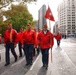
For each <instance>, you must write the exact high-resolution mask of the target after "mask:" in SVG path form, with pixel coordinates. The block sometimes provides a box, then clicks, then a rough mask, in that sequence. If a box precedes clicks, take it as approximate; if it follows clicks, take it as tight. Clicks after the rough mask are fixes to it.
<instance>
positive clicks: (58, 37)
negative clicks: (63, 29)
mask: <svg viewBox="0 0 76 75" xmlns="http://www.w3.org/2000/svg"><path fill="white" fill-rule="evenodd" d="M54 37H55V39H56V40H57V46H58V47H59V46H60V41H61V39H62V36H61V34H60V33H59V32H57V34H55V35H54Z"/></svg>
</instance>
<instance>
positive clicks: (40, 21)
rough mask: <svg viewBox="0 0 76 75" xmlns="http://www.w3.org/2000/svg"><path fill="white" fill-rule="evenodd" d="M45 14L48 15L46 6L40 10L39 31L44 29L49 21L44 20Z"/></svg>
mask: <svg viewBox="0 0 76 75" xmlns="http://www.w3.org/2000/svg"><path fill="white" fill-rule="evenodd" d="M45 13H46V5H43V6H42V7H41V8H40V9H39V11H38V20H39V21H38V25H39V26H38V27H39V29H41V30H42V29H43V25H44V24H45V23H47V21H46V19H45V18H44V15H45Z"/></svg>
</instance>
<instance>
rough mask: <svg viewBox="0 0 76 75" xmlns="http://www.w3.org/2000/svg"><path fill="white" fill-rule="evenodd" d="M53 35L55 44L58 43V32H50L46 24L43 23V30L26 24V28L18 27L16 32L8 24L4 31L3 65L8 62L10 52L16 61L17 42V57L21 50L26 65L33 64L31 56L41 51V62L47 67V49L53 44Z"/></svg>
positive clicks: (59, 36) (59, 37)
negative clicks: (4, 60)
mask: <svg viewBox="0 0 76 75" xmlns="http://www.w3.org/2000/svg"><path fill="white" fill-rule="evenodd" d="M54 37H55V38H56V40H57V45H58V46H59V45H60V40H61V38H62V37H61V35H60V33H59V32H58V33H57V34H55V35H54V34H52V33H51V32H50V31H49V30H48V27H47V24H44V26H43V30H40V29H38V31H37V30H36V28H34V29H32V26H31V25H30V24H27V29H26V30H24V29H23V28H20V32H19V33H18V32H17V31H16V30H15V29H13V27H12V24H8V29H7V30H6V31H5V33H4V46H5V59H6V63H5V66H8V65H9V64H10V54H9V51H10V49H11V53H12V54H13V56H14V58H15V62H17V59H18V56H17V54H16V52H15V47H16V45H17V44H18V48H19V57H22V56H23V53H22V50H23V52H24V55H25V59H26V66H28V65H32V64H33V57H34V56H35V54H36V51H37V55H38V54H39V53H40V52H41V54H42V63H43V67H48V63H49V58H48V56H49V49H50V48H51V49H52V47H53V45H54Z"/></svg>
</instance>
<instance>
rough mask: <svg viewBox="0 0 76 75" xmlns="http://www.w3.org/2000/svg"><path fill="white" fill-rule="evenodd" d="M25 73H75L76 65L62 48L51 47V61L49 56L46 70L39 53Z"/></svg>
mask: <svg viewBox="0 0 76 75" xmlns="http://www.w3.org/2000/svg"><path fill="white" fill-rule="evenodd" d="M25 75H76V65H74V63H73V62H72V61H71V60H70V58H69V57H68V55H67V54H66V53H65V52H64V50H63V49H61V48H60V47H57V48H56V46H55V47H54V48H53V63H51V60H50V58H49V67H48V70H46V69H44V68H42V62H41V54H40V56H39V57H38V59H37V61H36V63H35V64H34V66H33V68H32V69H30V70H29V71H28V72H27V73H26V74H25Z"/></svg>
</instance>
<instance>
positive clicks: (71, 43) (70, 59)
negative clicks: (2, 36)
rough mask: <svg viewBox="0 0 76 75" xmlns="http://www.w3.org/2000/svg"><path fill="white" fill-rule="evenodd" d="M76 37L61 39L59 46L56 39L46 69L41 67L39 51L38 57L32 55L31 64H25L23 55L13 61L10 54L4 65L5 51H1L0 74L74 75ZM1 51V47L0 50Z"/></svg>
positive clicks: (75, 69)
mask: <svg viewBox="0 0 76 75" xmlns="http://www.w3.org/2000/svg"><path fill="white" fill-rule="evenodd" d="M75 40H76V39H74V38H71V39H70V38H68V39H62V40H61V45H60V47H57V45H56V41H55V45H54V47H53V50H52V63H51V53H50V51H49V67H48V69H47V70H46V69H45V68H43V67H42V62H41V57H42V56H41V53H40V54H39V56H38V57H34V62H33V65H32V66H28V67H27V66H25V63H26V61H25V57H24V56H23V57H22V58H18V61H17V62H16V63H15V62H14V58H13V56H12V55H11V53H10V56H11V64H10V65H9V66H7V67H5V66H4V64H5V62H4V60H5V58H4V57H5V56H4V55H5V52H2V53H1V62H0V75H76V42H75ZM0 49H1V46H0ZM1 51H3V47H2V49H1V50H0V52H1ZM16 52H17V54H19V53H18V48H16Z"/></svg>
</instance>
